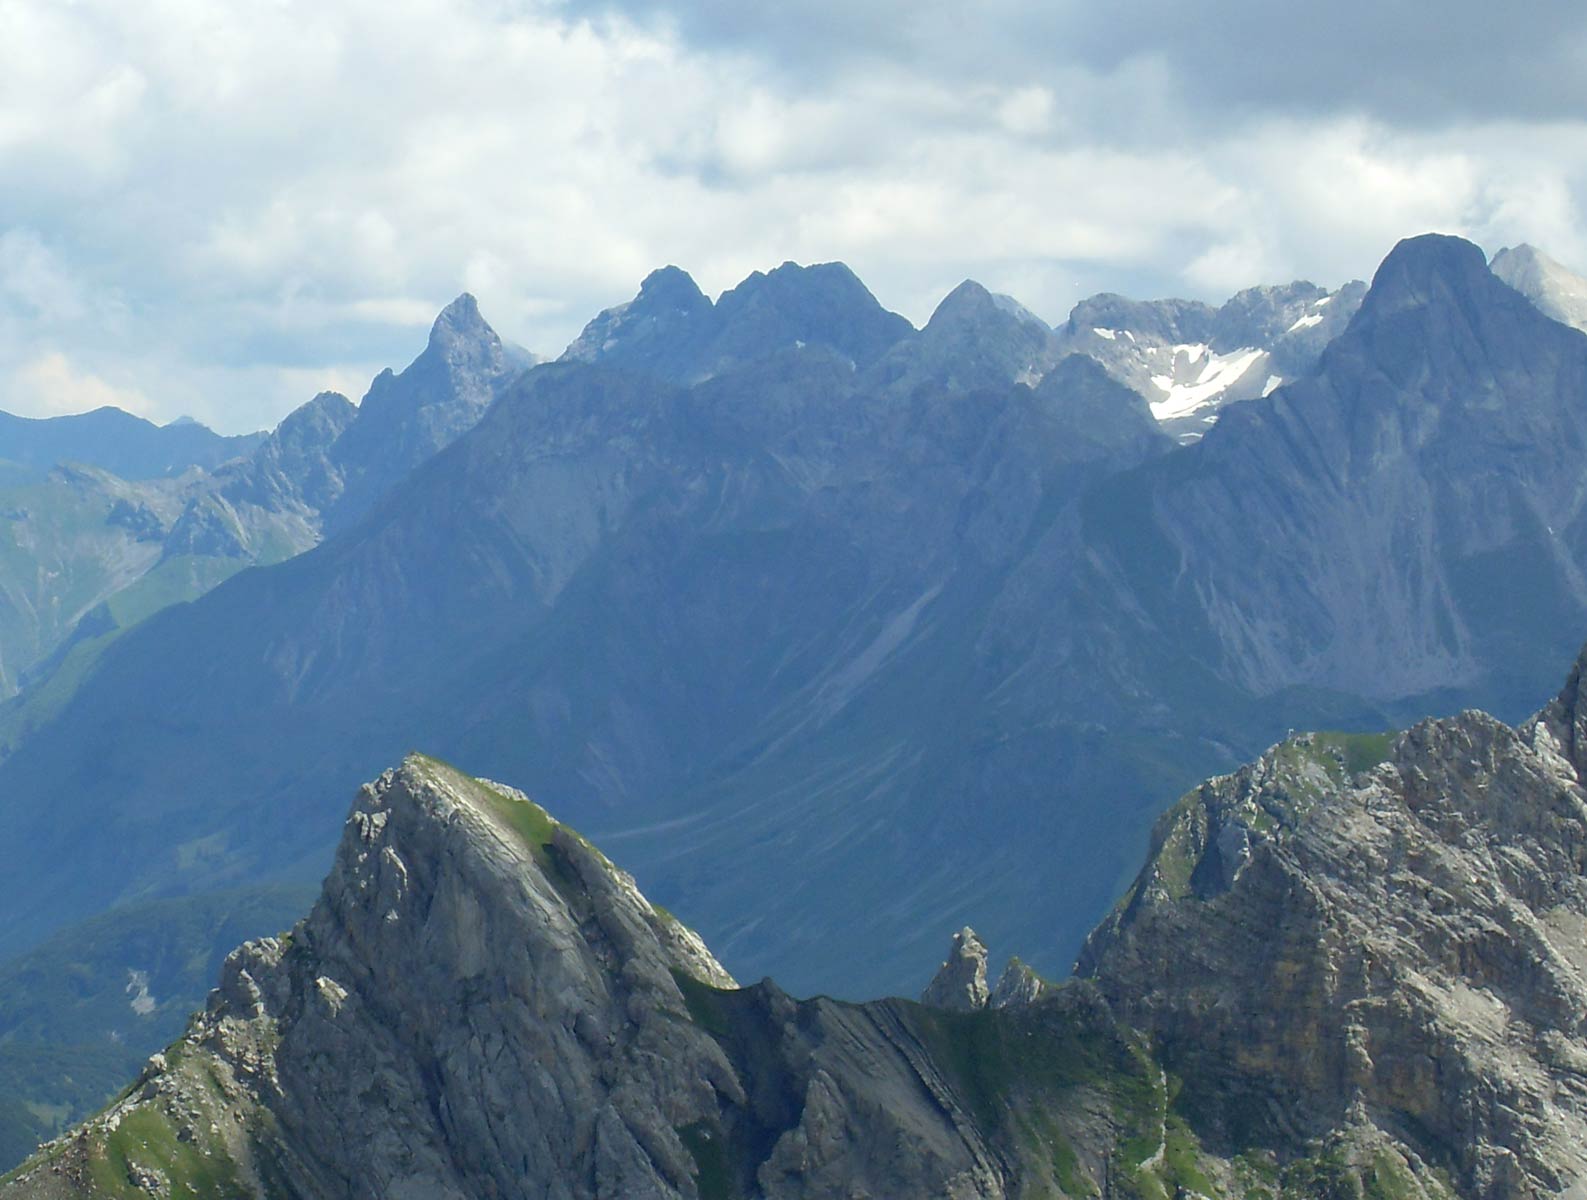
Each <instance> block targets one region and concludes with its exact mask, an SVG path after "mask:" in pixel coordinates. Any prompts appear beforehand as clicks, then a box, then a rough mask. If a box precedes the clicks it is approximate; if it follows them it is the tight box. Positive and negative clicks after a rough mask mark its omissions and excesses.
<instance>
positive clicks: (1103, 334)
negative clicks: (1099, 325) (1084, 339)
mask: <svg viewBox="0 0 1587 1200" xmlns="http://www.w3.org/2000/svg"><path fill="white" fill-rule="evenodd" d="M1091 332H1092V333H1094V334H1096V335H1097V336H1098V337H1099V338H1106V339H1107V340H1108V341H1110V342H1111V341H1113V340H1114V339H1115V338H1117V337H1118V336H1119V335H1118V334H1117V333H1115V332H1114V331H1113V330H1111V329H1093V330H1092V331H1091Z"/></svg>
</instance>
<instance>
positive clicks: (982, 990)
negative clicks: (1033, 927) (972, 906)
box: [920, 925, 988, 1012]
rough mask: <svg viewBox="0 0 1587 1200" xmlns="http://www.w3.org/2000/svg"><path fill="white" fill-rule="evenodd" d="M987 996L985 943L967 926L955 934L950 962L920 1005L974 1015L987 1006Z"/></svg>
mask: <svg viewBox="0 0 1587 1200" xmlns="http://www.w3.org/2000/svg"><path fill="white" fill-rule="evenodd" d="M987 995H988V993H987V990H986V943H984V942H983V941H981V939H980V938H979V937H977V936H976V933H975V930H973V929H971V928H970V927H969V926H968V925H966V926H965V927H964V928H963V929H961V930H959V932H958V933H956V934H954V935H953V948H952V949H951V950H949V951H948V960H947V961H946V962H944V963H943V964H942V966H941V967H940V968H938V970H937V974H936V976H935V977H934V978H933V979H932V981H931V982H930V983H929V984H927V985H926V990H925V992H924V993H923V994H922V995H921V997H920V1002H921V1003H922V1004H929V1005H931V1006H932V1007H933V1008H952V1009H958V1010H960V1011H962V1012H973V1011H974V1010H975V1009H978V1008H985V1007H986V1001H987Z"/></svg>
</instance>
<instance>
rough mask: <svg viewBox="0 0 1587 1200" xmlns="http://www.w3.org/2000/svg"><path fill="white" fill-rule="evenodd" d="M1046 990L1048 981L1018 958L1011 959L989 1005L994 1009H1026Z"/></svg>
mask: <svg viewBox="0 0 1587 1200" xmlns="http://www.w3.org/2000/svg"><path fill="white" fill-rule="evenodd" d="M1046 990H1047V984H1046V981H1044V980H1043V979H1042V977H1041V976H1040V975H1038V974H1036V972H1035V971H1033V970H1031V969H1030V967H1028V966H1026V965H1025V964H1024V963H1022V962H1020V960H1019V959H1018V958H1011V959H1009V960H1008V965H1007V966H1006V967H1004V968H1003V973H1002V974H1001V975H999V976H998V977H997V986H996V987H994V988H993V989H992V994H991V996H990V997H988V999H987V1003H988V1004H990V1005H991V1006H992V1007H993V1008H1024V1007H1026V1006H1028V1005H1031V1004H1034V1003H1036V1001H1037V1000H1039V999H1040V998H1041V995H1042V993H1043V992H1045V991H1046Z"/></svg>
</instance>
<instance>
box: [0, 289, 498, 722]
mask: <svg viewBox="0 0 1587 1200" xmlns="http://www.w3.org/2000/svg"><path fill="white" fill-rule="evenodd" d="M521 362H522V352H521V351H515V350H512V349H508V348H504V347H503V346H502V343H501V341H500V339H499V338H497V336H496V334H495V332H494V331H493V330H491V328H490V326H489V325H487V324H486V323H485V322H484V320H483V319H482V318H481V317H480V315H479V310H478V307H477V306H476V305H475V302H474V299H473V297H472V296H467V295H465V296H462V297H460V298H459V299H458V300H457V301H455V302H454V303H453V304H452V305H450V306H448V308H447V309H446V310H445V311H444V312H443V313H442V314H441V316H440V317H439V318H438V319H437V321H436V324H435V327H434V329H433V330H432V331H431V334H430V340H429V344H428V346H427V347H426V349H425V351H424V352H423V353H422V354H421V355H420V356H419V357H418V358H417V359H416V360H415V361H414V362H413V363H412V364H411V365H410V366H409V367H408V368H407V369H406V370H405V371H403V372H402V374H400V375H394V374H392V373H391V372H390V371H386V372H383V373H382V374H381V375H380V376H378V377H377V378H376V379H375V381H374V383H373V384H372V386H371V388H370V391H369V395H368V396H367V397H366V398H365V401H364V403H363V405H361V406H359V407H356V408H355V407H354V405H353V404H352V403H351V402H350V401H348V400H347V399H346V398H345V397H343V396H339V395H336V394H334V393H326V394H324V395H321V396H317V397H315V398H314V399H313V400H312V401H310V402H309V403H308V404H305V405H304V406H303V407H301V408H300V409H298V410H297V411H296V412H294V413H292V414H291V415H289V416H288V417H287V418H286V419H285V420H283V421H282V423H281V424H280V426H278V427H277V429H276V430H275V431H274V432H272V433H270V434H268V435H266V434H256V435H250V436H249V437H246V438H219V437H217V436H216V435H214V434H212V433H210V432H209V431H208V430H207V429H205V428H204V427H203V426H201V425H196V424H193V423H191V422H182V423H176V424H172V425H168V426H164V427H157V426H153V425H150V424H149V423H148V422H146V421H142V420H140V419H139V418H137V417H132V416H130V415H128V414H126V413H123V412H120V411H119V410H116V409H101V410H99V411H97V412H94V413H88V414H84V415H83V416H81V417H62V418H55V419H52V420H49V421H25V420H22V419H20V418H12V417H9V416H7V415H5V414H0V457H3V458H7V459H10V460H12V461H14V462H17V463H21V464H22V465H21V466H19V467H18V468H17V469H16V470H14V471H12V472H11V477H10V480H9V481H8V482H3V480H4V472H5V464H3V463H0V695H9V694H11V693H13V692H15V691H17V690H18V689H20V688H24V687H27V686H29V685H37V687H38V694H36V695H35V696H33V697H32V698H31V700H30V701H29V704H28V707H27V709H26V711H13V712H10V713H0V749H3V748H5V747H8V746H9V745H12V744H15V743H16V742H17V741H18V740H19V739H20V738H21V737H23V736H25V734H26V731H27V730H28V729H30V728H31V727H32V726H33V725H34V724H36V723H37V720H38V719H39V714H40V712H41V711H52V710H53V708H54V706H55V705H56V704H57V703H58V700H59V698H60V695H61V693H63V692H65V691H69V690H70V688H72V687H75V685H76V683H77V682H78V680H79V679H80V677H81V676H82V674H83V672H84V671H85V670H86V669H87V664H88V662H89V661H91V659H92V658H93V657H94V656H95V655H96V654H97V653H98V651H99V650H100V649H102V648H103V645H104V644H105V642H106V640H107V639H108V638H109V637H112V636H114V635H115V634H116V633H117V632H119V631H120V630H122V629H124V628H126V627H127V626H129V625H132V624H135V623H136V622H138V621H141V620H143V619H144V618H145V617H147V616H149V615H150V614H151V613H153V612H156V611H158V610H159V609H161V608H163V607H165V606H166V605H169V604H172V603H176V602H178V601H183V600H190V599H194V598H195V597H197V596H199V595H202V594H203V593H204V592H206V591H208V590H209V589H210V588H211V587H213V586H214V585H215V584H217V583H219V582H220V581H221V580H222V579H225V578H227V577H228V576H230V575H231V574H233V573H235V572H236V571H238V570H240V569H242V568H243V567H245V566H249V565H252V564H257V563H271V562H279V561H280V560H282V559H285V558H290V557H291V556H293V555H295V554H298V553H301V552H302V551H304V550H306V549H308V548H309V547H310V546H313V545H315V544H316V543H317V542H318V541H319V540H320V538H321V537H322V536H323V535H324V532H325V530H326V529H327V528H328V527H334V526H337V525H347V524H351V523H352V522H353V521H354V520H356V519H357V517H358V516H359V514H361V513H362V512H363V511H364V510H365V509H366V508H368V507H369V506H370V505H371V504H373V503H375V502H376V501H377V500H378V499H379V498H380V497H381V496H382V495H384V494H385V492H386V491H387V490H389V489H390V488H391V487H392V486H393V485H394V484H396V483H398V482H399V481H400V480H401V479H402V478H403V477H404V476H405V475H406V474H407V472H408V471H410V470H411V469H412V468H413V467H414V466H416V465H418V463H420V462H422V461H423V460H424V459H426V458H428V457H429V456H430V455H431V454H433V453H434V452H435V451H436V450H438V449H440V448H441V447H443V446H445V445H447V444H449V443H450V442H451V441H452V440H453V439H454V438H456V437H457V436H458V434H459V433H461V432H463V431H464V430H466V429H468V428H470V427H471V426H472V425H473V424H474V423H475V422H476V421H478V419H479V417H480V415H481V414H482V413H483V412H484V410H485V408H486V407H487V406H488V404H489V403H490V401H491V400H492V399H493V397H494V396H495V394H496V393H495V391H494V390H493V389H495V388H496V387H498V386H499V385H500V383H501V382H502V381H504V380H505V379H508V378H510V377H511V376H513V375H515V374H517V373H518V371H519V370H520V369H521V366H520V364H521ZM8 439H9V440H8ZM178 452H181V454H182V455H185V457H182V456H180V455H179V453H178ZM227 452H230V453H227ZM223 453H225V455H226V461H222V457H221V456H222V454H223ZM57 455H64V456H65V458H66V459H67V460H69V463H71V464H80V463H85V462H87V463H94V464H97V465H96V466H94V467H92V468H87V467H82V466H78V465H65V466H61V467H58V468H56V469H54V470H53V471H46V470H44V469H39V468H37V464H43V463H47V461H48V460H49V459H50V458H51V457H52V456H57ZM118 467H119V468H120V469H121V470H122V471H126V472H128V473H127V474H125V475H123V474H121V471H118V470H117V468H118Z"/></svg>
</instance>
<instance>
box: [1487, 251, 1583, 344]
mask: <svg viewBox="0 0 1587 1200" xmlns="http://www.w3.org/2000/svg"><path fill="white" fill-rule="evenodd" d="M1488 265H1489V268H1490V269H1491V270H1492V271H1493V273H1494V274H1495V275H1497V276H1498V277H1499V278H1500V279H1502V280H1504V282H1505V283H1507V284H1509V285H1510V286H1511V287H1513V288H1514V289H1515V290H1516V291H1518V292H1520V293H1521V294H1522V295H1523V296H1525V297H1526V298H1527V299H1528V300H1530V301H1531V302H1532V303H1533V304H1535V305H1536V306H1537V308H1538V310H1539V311H1540V312H1542V313H1543V315H1544V316H1547V317H1552V318H1553V319H1554V320H1556V321H1559V322H1561V323H1562V324H1565V325H1569V326H1571V327H1572V328H1574V329H1580V330H1583V331H1587V279H1584V278H1583V277H1582V276H1580V275H1578V274H1576V273H1575V272H1574V271H1572V270H1570V269H1569V268H1568V267H1565V266H1562V265H1561V264H1560V263H1557V262H1555V261H1554V260H1553V259H1552V258H1550V257H1549V256H1548V255H1546V254H1544V253H1543V252H1542V251H1541V250H1539V249H1537V247H1535V246H1528V245H1526V244H1524V243H1523V244H1522V245H1519V246H1511V247H1506V248H1505V249H1503V250H1500V251H1499V252H1498V253H1497V254H1495V255H1494V256H1493V260H1492V262H1490V263H1489V264H1488Z"/></svg>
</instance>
